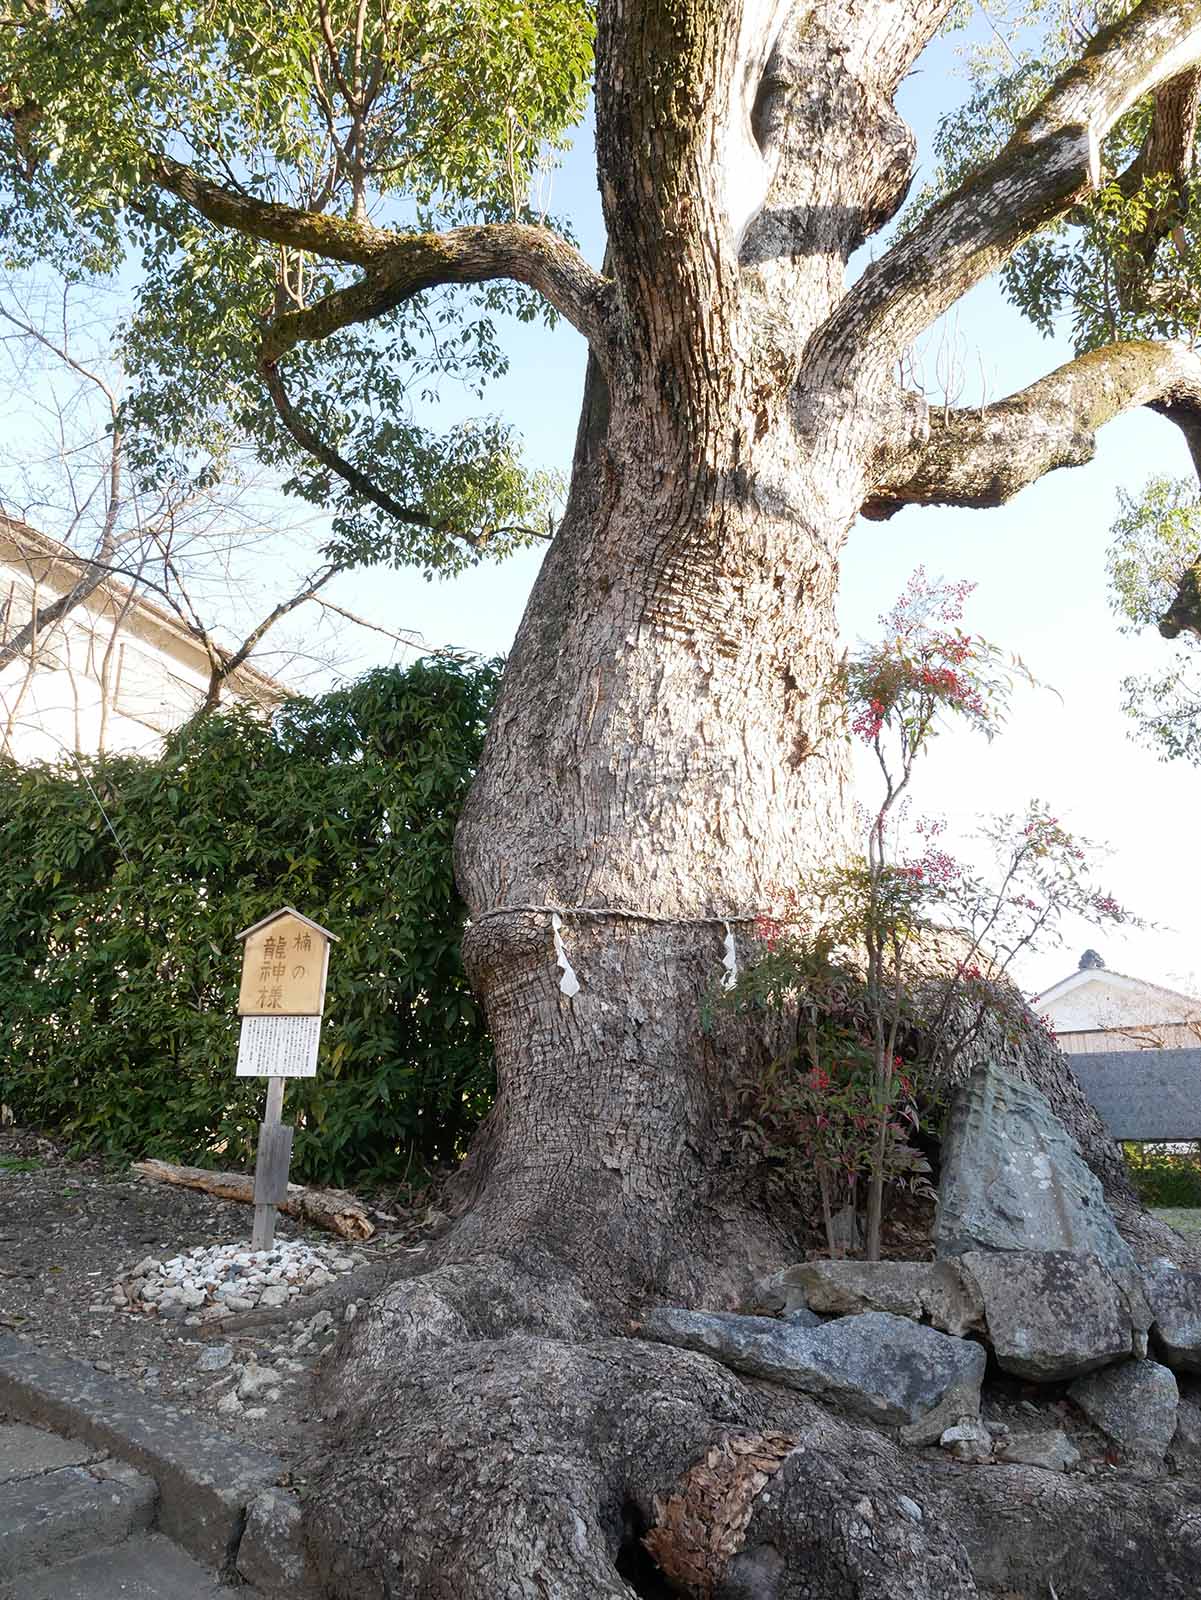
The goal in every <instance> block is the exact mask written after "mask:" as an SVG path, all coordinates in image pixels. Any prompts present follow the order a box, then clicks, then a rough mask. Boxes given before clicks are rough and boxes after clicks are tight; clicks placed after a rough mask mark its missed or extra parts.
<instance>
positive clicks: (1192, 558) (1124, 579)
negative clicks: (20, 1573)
mask: <svg viewBox="0 0 1201 1600" xmlns="http://www.w3.org/2000/svg"><path fill="white" fill-rule="evenodd" d="M1118 501H1119V514H1118V517H1117V520H1116V521H1115V522H1114V525H1113V529H1112V534H1113V539H1112V543H1111V544H1110V547H1109V552H1108V569H1109V585H1110V600H1111V604H1112V606H1113V609H1114V611H1115V612H1116V614H1117V616H1118V619H1119V624H1118V625H1119V627H1120V628H1121V629H1122V631H1123V632H1124V633H1139V632H1141V631H1143V630H1144V629H1146V628H1151V627H1155V626H1156V625H1157V624H1158V622H1159V621H1160V619H1161V618H1162V617H1164V615H1165V614H1166V613H1167V612H1168V611H1169V609H1170V608H1171V607H1172V604H1173V602H1174V601H1175V599H1176V596H1177V592H1178V591H1180V590H1181V586H1182V585H1185V589H1186V591H1187V586H1188V583H1189V580H1190V576H1191V581H1192V583H1193V585H1194V588H1195V583H1196V576H1195V575H1196V571H1197V564H1198V561H1199V560H1201V498H1199V497H1198V494H1197V489H1196V485H1195V484H1190V483H1186V482H1184V481H1182V480H1179V479H1170V478H1151V479H1150V480H1149V481H1148V483H1147V485H1146V487H1145V488H1144V489H1143V492H1142V493H1141V494H1140V495H1137V496H1134V495H1128V494H1125V493H1124V492H1122V491H1121V490H1119V492H1118ZM1199 668H1201V639H1199V638H1198V635H1197V634H1196V633H1195V632H1192V631H1191V630H1190V631H1184V632H1182V633H1181V634H1180V636H1179V637H1178V638H1177V639H1176V641H1175V643H1174V644H1173V645H1172V646H1171V655H1170V659H1169V664H1168V666H1167V668H1166V670H1165V671H1163V672H1155V673H1149V674H1133V675H1131V676H1130V677H1128V678H1126V679H1124V680H1123V683H1122V689H1123V694H1124V704H1125V709H1126V712H1127V714H1128V715H1129V716H1130V717H1131V718H1132V719H1133V720H1134V722H1135V723H1136V725H1137V728H1138V733H1139V737H1140V738H1141V739H1142V741H1143V742H1144V743H1145V744H1146V745H1148V747H1149V748H1151V749H1152V750H1155V751H1157V752H1158V754H1159V755H1160V756H1161V757H1162V758H1163V759H1164V760H1171V759H1173V758H1175V757H1183V758H1184V759H1186V760H1189V761H1201V670H1199Z"/></svg>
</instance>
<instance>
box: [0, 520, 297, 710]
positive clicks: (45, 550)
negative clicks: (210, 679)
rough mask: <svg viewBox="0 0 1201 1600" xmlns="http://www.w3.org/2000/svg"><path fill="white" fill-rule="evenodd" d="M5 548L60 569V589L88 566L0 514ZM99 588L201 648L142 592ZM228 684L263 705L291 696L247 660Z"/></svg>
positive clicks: (111, 580)
mask: <svg viewBox="0 0 1201 1600" xmlns="http://www.w3.org/2000/svg"><path fill="white" fill-rule="evenodd" d="M6 547H7V550H8V551H11V552H12V553H13V554H15V556H16V557H17V559H18V560H29V559H30V558H31V557H41V558H44V559H45V560H47V561H48V562H49V563H50V564H51V567H52V568H53V567H59V568H62V569H64V571H63V573H62V581H63V585H64V588H65V587H66V584H67V583H69V582H70V581H71V575H72V574H77V573H78V571H79V569H80V568H82V567H86V566H87V565H88V557H87V556H83V555H80V554H78V552H76V551H74V550H71V549H70V548H69V547H68V546H67V545H65V544H63V543H62V542H61V541H60V540H58V539H54V538H52V537H51V536H50V535H49V534H47V533H41V532H39V530H38V529H37V528H32V527H30V525H29V524H28V523H27V522H21V521H19V520H18V519H16V518H14V517H9V516H6V515H4V513H3V512H0V561H3V560H4V558H5V555H6ZM99 588H100V589H101V590H102V591H103V593H104V594H105V596H106V597H107V598H109V599H111V600H113V601H115V602H117V604H118V605H120V606H122V607H125V606H128V607H130V608H131V609H133V610H135V611H136V612H137V614H138V615H139V617H142V618H144V619H146V620H147V621H149V622H151V623H153V625H154V626H155V627H157V628H159V629H161V630H162V631H164V632H165V633H167V634H169V635H170V636H171V637H172V638H173V639H175V640H177V641H179V642H180V643H184V644H187V645H190V646H191V648H192V649H194V650H202V649H203V647H202V645H201V643H200V641H199V639H198V638H197V637H196V635H195V634H194V633H193V632H192V631H191V630H190V629H189V628H188V627H186V626H185V625H184V623H183V622H181V620H180V619H179V617H178V616H177V615H176V614H175V612H173V611H171V610H169V609H168V608H167V607H166V606H163V605H159V604H158V603H157V602H156V601H154V600H152V599H150V598H149V596H148V595H147V594H146V592H145V591H144V590H143V589H140V588H137V587H136V586H133V585H131V584H127V583H123V582H122V581H121V580H120V579H119V578H117V577H115V576H112V577H106V578H104V579H102V581H101V583H100V585H99ZM230 681H231V682H232V683H234V684H236V685H237V687H238V689H239V690H240V691H241V692H242V693H243V694H245V695H247V696H248V697H249V698H252V699H255V700H258V701H259V702H260V703H263V704H267V705H272V704H274V703H275V702H276V701H279V700H283V699H286V698H287V697H288V695H290V694H291V693H292V690H291V689H289V688H288V686H287V685H286V684H283V683H281V682H280V681H279V679H278V678H273V677H271V675H270V674H269V673H266V672H263V671H261V670H260V669H259V668H258V667H255V666H252V665H251V664H250V662H248V661H245V662H243V663H242V665H241V666H240V667H237V668H235V670H234V671H233V673H231V675H230Z"/></svg>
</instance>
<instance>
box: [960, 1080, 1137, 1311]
mask: <svg viewBox="0 0 1201 1600" xmlns="http://www.w3.org/2000/svg"><path fill="white" fill-rule="evenodd" d="M934 1246H935V1250H936V1252H937V1254H938V1255H939V1256H961V1255H963V1254H964V1253H965V1252H966V1251H969V1250H993V1251H1008V1250H1072V1251H1075V1252H1077V1253H1084V1254H1087V1255H1093V1256H1097V1257H1098V1258H1099V1259H1100V1260H1101V1261H1103V1262H1104V1264H1105V1266H1106V1267H1107V1268H1108V1269H1109V1272H1110V1275H1111V1276H1112V1277H1113V1278H1114V1280H1115V1281H1116V1282H1117V1283H1118V1284H1119V1285H1120V1286H1121V1288H1122V1290H1123V1292H1124V1293H1125V1294H1126V1295H1127V1297H1128V1300H1129V1303H1130V1311H1131V1323H1132V1326H1133V1327H1134V1328H1135V1330H1136V1331H1138V1330H1140V1329H1142V1330H1145V1329H1146V1328H1147V1327H1148V1326H1149V1325H1150V1320H1151V1319H1150V1313H1149V1312H1148V1310H1147V1308H1146V1304H1145V1301H1144V1299H1143V1291H1142V1280H1141V1274H1140V1273H1139V1270H1138V1266H1137V1264H1136V1262H1135V1259H1134V1256H1133V1254H1132V1252H1131V1250H1130V1246H1129V1245H1128V1244H1127V1243H1126V1241H1125V1240H1124V1239H1123V1238H1122V1236H1121V1234H1120V1233H1119V1232H1118V1229H1117V1224H1116V1223H1115V1222H1114V1220H1113V1215H1112V1213H1111V1212H1110V1210H1109V1207H1108V1205H1107V1204H1106V1203H1105V1195H1104V1192H1103V1191H1102V1188H1101V1184H1100V1181H1099V1180H1098V1178H1097V1177H1096V1175H1095V1174H1094V1173H1093V1171H1092V1169H1091V1168H1090V1167H1089V1165H1088V1163H1087V1162H1086V1161H1085V1159H1084V1157H1083V1156H1082V1155H1081V1154H1080V1150H1079V1148H1078V1146H1077V1145H1076V1142H1075V1140H1074V1139H1072V1138H1071V1137H1070V1135H1069V1134H1068V1132H1067V1130H1066V1128H1065V1127H1064V1126H1063V1124H1062V1123H1061V1122H1060V1121H1059V1119H1058V1117H1056V1116H1055V1114H1054V1112H1053V1111H1052V1110H1051V1107H1050V1105H1049V1104H1048V1102H1047V1099H1046V1096H1045V1095H1043V1094H1041V1093H1040V1092H1039V1091H1038V1090H1037V1089H1035V1088H1034V1087H1033V1085H1031V1084H1028V1083H1024V1082H1022V1080H1021V1079H1019V1078H1013V1077H1010V1076H1009V1075H1008V1074H1007V1073H1004V1072H1001V1071H999V1070H998V1069H997V1068H995V1067H979V1068H977V1070H976V1071H975V1072H973V1073H972V1075H971V1077H970V1078H968V1080H967V1082H966V1083H964V1084H962V1085H961V1086H960V1088H959V1089H958V1090H957V1091H956V1093H955V1096H954V1099H953V1100H952V1102H951V1110H950V1114H949V1116H948V1119H947V1127H946V1132H945V1134H944V1135H943V1143H942V1177H941V1180H940V1183H939V1188H938V1211H937V1215H936V1217H935V1222H934Z"/></svg>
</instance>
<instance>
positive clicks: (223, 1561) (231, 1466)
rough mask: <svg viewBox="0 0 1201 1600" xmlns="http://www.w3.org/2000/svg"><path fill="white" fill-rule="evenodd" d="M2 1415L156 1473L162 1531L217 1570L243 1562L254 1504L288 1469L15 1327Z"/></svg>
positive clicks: (0, 1398)
mask: <svg viewBox="0 0 1201 1600" xmlns="http://www.w3.org/2000/svg"><path fill="white" fill-rule="evenodd" d="M0 1413H4V1414H6V1415H7V1416H9V1417H11V1418H12V1419H13V1420H14V1421H16V1422H32V1423H40V1424H42V1425H43V1426H46V1427H49V1428H52V1429H54V1430H55V1431H56V1432H57V1433H61V1434H65V1435H66V1436H67V1437H68V1438H71V1439H81V1440H83V1441H84V1442H85V1443H88V1444H92V1445H96V1446H98V1447H99V1448H101V1449H104V1450H107V1451H109V1452H111V1454H112V1455H114V1456H115V1457H116V1458H117V1459H118V1460H120V1461H124V1462H127V1463H128V1464H129V1465H130V1466H132V1467H136V1468H137V1469H138V1471H139V1472H144V1473H145V1474H147V1476H149V1477H152V1478H154V1480H155V1481H156V1482H157V1484H158V1488H159V1515H158V1526H159V1528H160V1529H161V1531H162V1532H163V1533H165V1534H166V1535H167V1536H168V1537H169V1538H171V1539H173V1540H175V1542H176V1543H177V1544H179V1545H181V1546H182V1547H183V1549H185V1550H186V1551H187V1552H188V1553H189V1554H190V1555H192V1556H194V1557H195V1558H196V1560H198V1561H202V1562H204V1563H206V1564H207V1565H208V1566H210V1567H215V1568H216V1569H217V1570H218V1571H226V1570H229V1569H231V1568H232V1567H233V1565H234V1563H235V1562H236V1560H237V1557H238V1553H239V1552H238V1545H239V1542H240V1540H241V1537H242V1532H243V1529H244V1528H245V1525H246V1512H247V1507H248V1506H249V1505H250V1503H251V1501H253V1500H255V1499H256V1497H257V1496H258V1495H259V1494H260V1493H261V1491H262V1490H264V1489H268V1488H270V1487H271V1486H272V1485H274V1484H276V1483H277V1482H278V1481H279V1478H280V1477H281V1475H282V1474H283V1471H284V1466H283V1463H282V1462H281V1461H280V1460H279V1459H278V1457H276V1456H273V1455H270V1454H268V1452H267V1451H265V1450H258V1449H255V1448H254V1447H253V1446H250V1445H244V1444H242V1443H241V1442H240V1441H239V1440H237V1439H231V1438H230V1437H229V1436H228V1435H226V1434H219V1433H216V1432H214V1431H213V1430H211V1429H209V1428H206V1427H205V1426H204V1424H203V1423H202V1422H200V1421H199V1420H198V1419H197V1418H195V1417H193V1416H191V1415H189V1414H188V1413H187V1412H185V1411H181V1410H180V1409H179V1408H178V1407H176V1406H172V1405H168V1404H167V1403H166V1402H165V1401H162V1400H156V1399H154V1398H153V1397H151V1396H149V1395H145V1394H142V1393H141V1392H140V1391H139V1390H137V1389H135V1388H133V1387H132V1386H131V1385H130V1384H127V1383H123V1382H122V1381H121V1380H120V1379H118V1378H113V1377H110V1376H108V1375H107V1374H105V1373H100V1372H97V1371H96V1370H95V1368H93V1367H88V1366H85V1365H84V1364H83V1363H82V1362H78V1361H72V1360H69V1359H68V1358H66V1357H64V1356H57V1355H52V1354H50V1353H48V1352H47V1351H44V1350H40V1349H38V1348H37V1347H36V1346H35V1345H32V1344H30V1343H29V1342H28V1341H27V1340H24V1339H20V1338H18V1337H16V1336H15V1335H7V1334H6V1335H0Z"/></svg>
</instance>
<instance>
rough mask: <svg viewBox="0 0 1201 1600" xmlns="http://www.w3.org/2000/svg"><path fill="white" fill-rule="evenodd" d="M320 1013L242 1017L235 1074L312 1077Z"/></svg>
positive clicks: (315, 1071)
mask: <svg viewBox="0 0 1201 1600" xmlns="http://www.w3.org/2000/svg"><path fill="white" fill-rule="evenodd" d="M320 1042H321V1018H320V1017H243V1018H242V1037H241V1038H240V1039H239V1041H238V1069H237V1076H238V1077H239V1078H315V1077H316V1076H317V1046H318V1045H319V1044H320Z"/></svg>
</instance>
